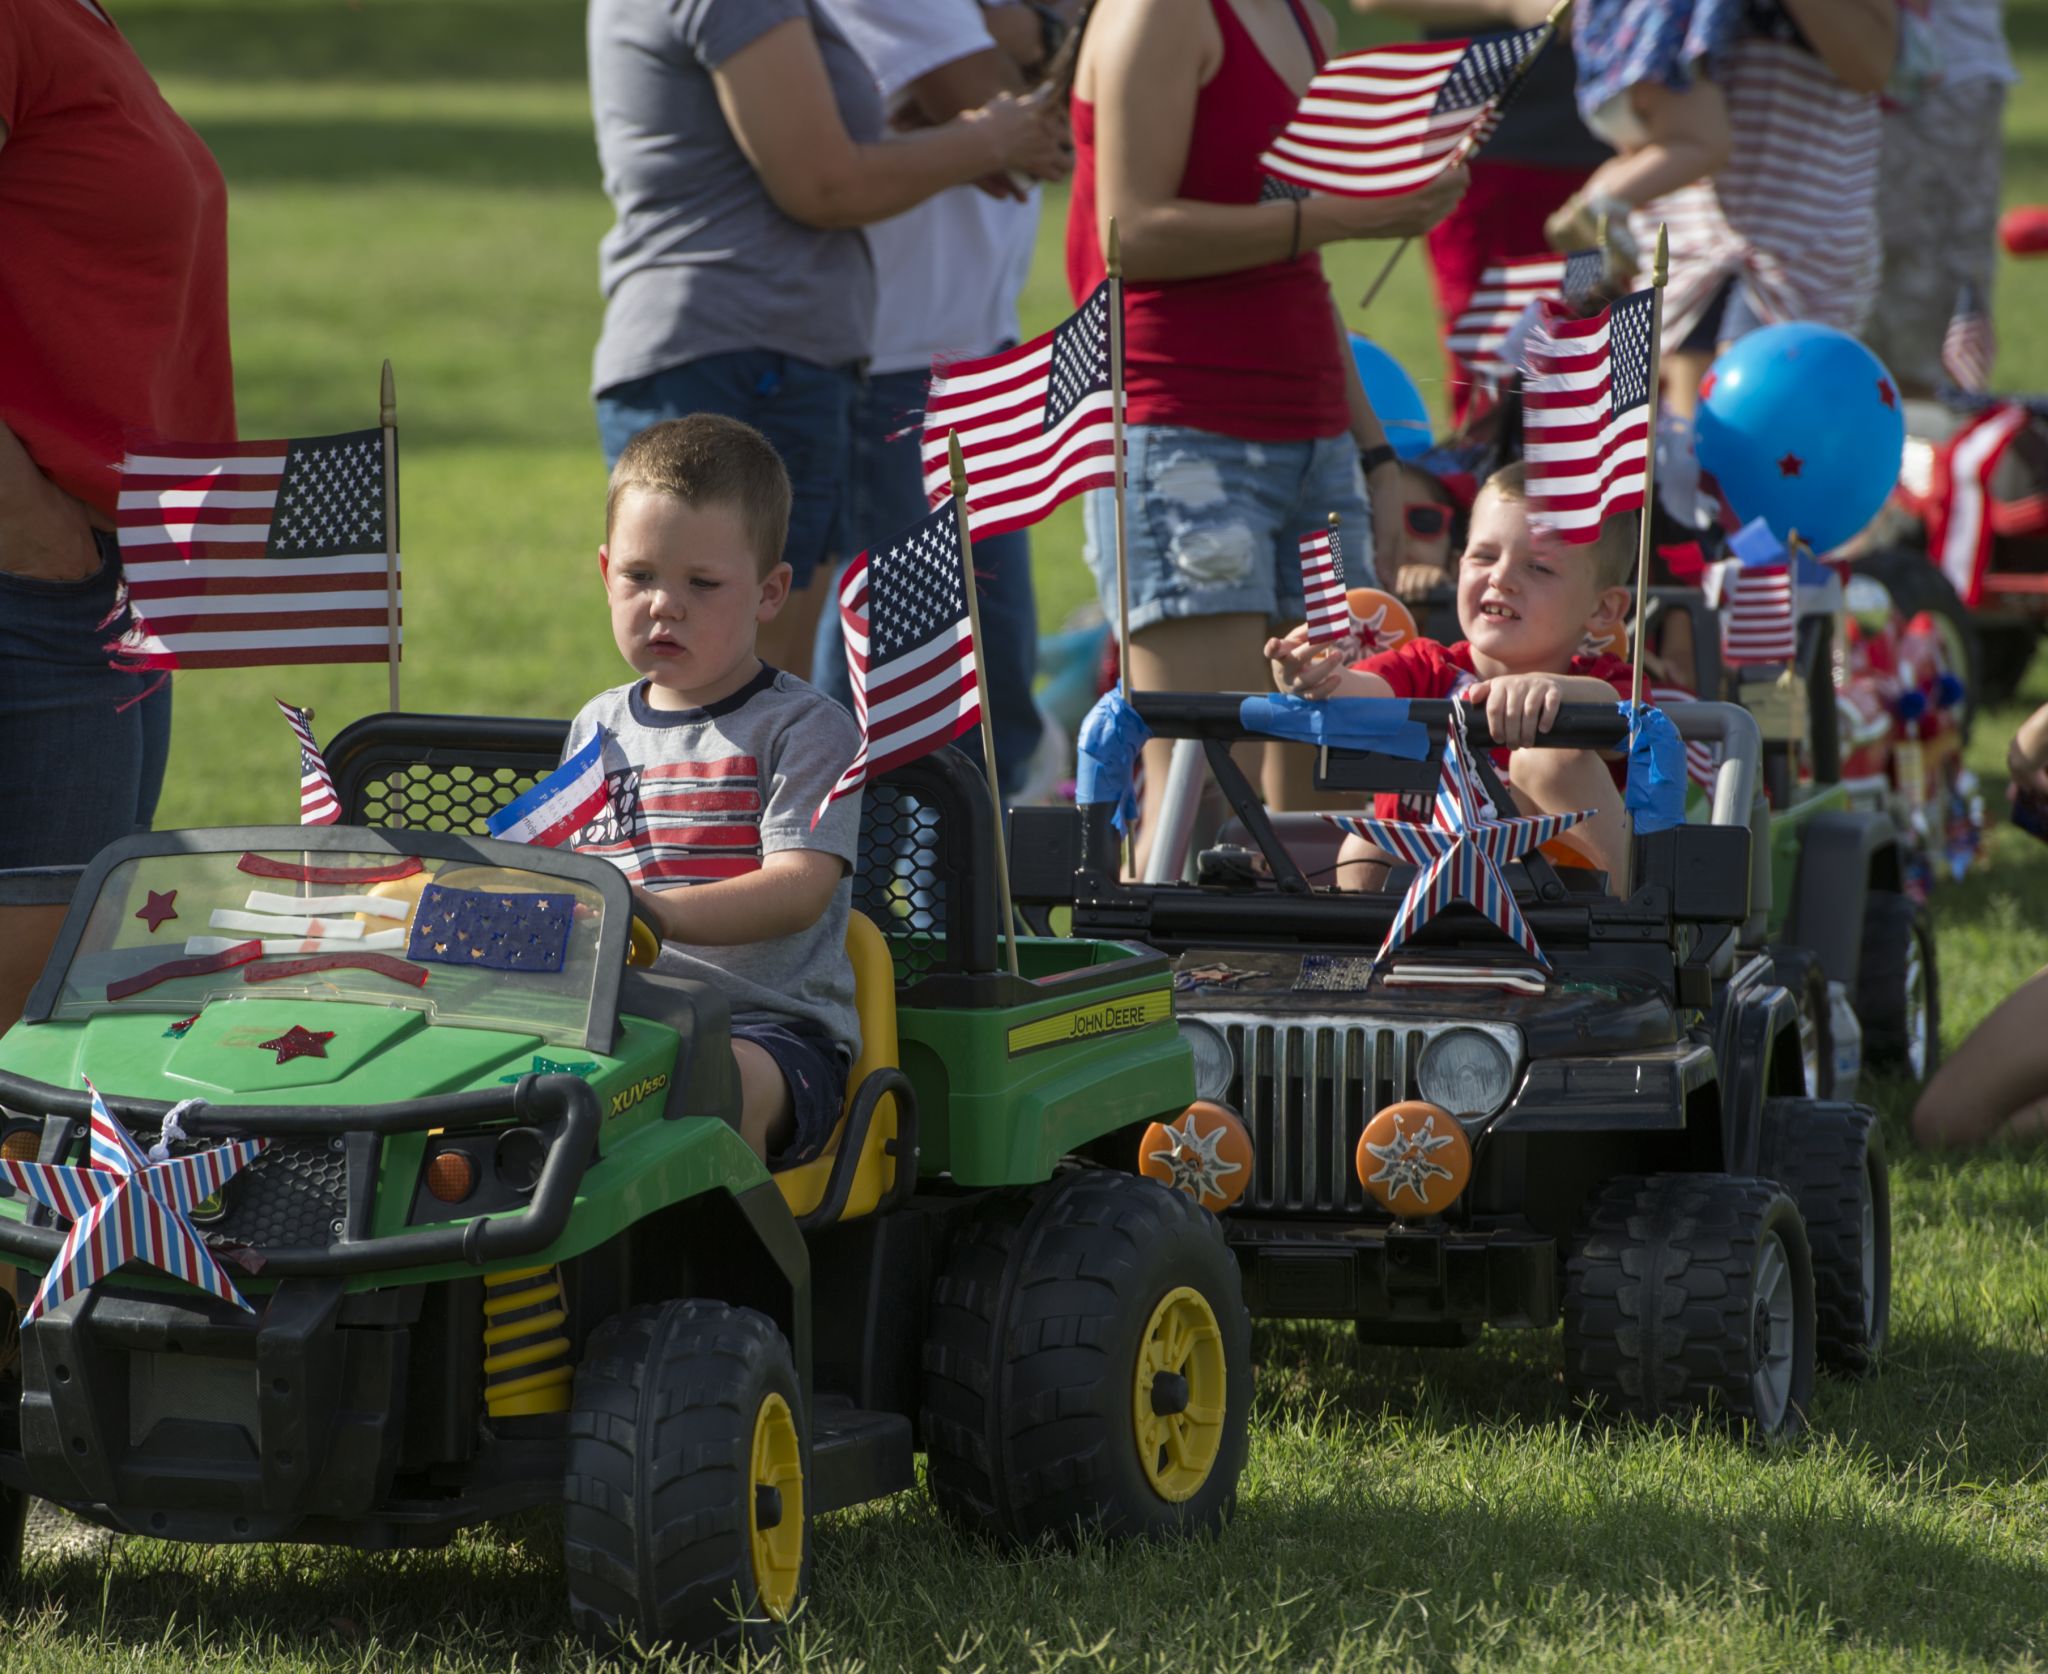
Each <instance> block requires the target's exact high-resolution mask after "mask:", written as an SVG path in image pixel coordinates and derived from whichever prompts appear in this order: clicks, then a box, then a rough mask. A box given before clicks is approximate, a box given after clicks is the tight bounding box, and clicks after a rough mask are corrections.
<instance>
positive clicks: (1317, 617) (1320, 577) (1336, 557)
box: [1301, 528, 1351, 645]
mask: <svg viewBox="0 0 2048 1674" xmlns="http://www.w3.org/2000/svg"><path fill="white" fill-rule="evenodd" d="M1301 596H1302V599H1303V601H1304V603H1305V605H1306V608H1307V614H1308V642H1309V644H1311V645H1325V644H1329V643H1331V642H1332V641H1335V640H1340V639H1342V638H1343V637H1344V636H1345V635H1346V634H1348V633H1349V632H1350V631H1351V601H1350V599H1349V597H1348V596H1347V595H1346V594H1345V591H1344V554H1343V553H1342V552H1341V551H1340V550H1339V549H1338V546H1337V531H1336V530H1335V529H1328V528H1325V529H1317V530H1315V531H1314V532H1313V533H1311V534H1307V535H1303V536H1302V537H1301Z"/></svg>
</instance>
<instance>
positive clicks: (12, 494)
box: [0, 424, 106, 581]
mask: <svg viewBox="0 0 2048 1674" xmlns="http://www.w3.org/2000/svg"><path fill="white" fill-rule="evenodd" d="M105 521H106V520H105V519H104V518H100V517H98V516H96V515H95V514H94V513H92V512H91V511H89V510H88V509H87V507H86V505H85V502H84V501H82V500H78V499H75V498H73V497H72V496H71V495H69V494H66V493H65V492H64V490H63V489H61V488H59V487H58V486H57V485H56V484H55V483H53V482H52V481H50V479H49V478H48V477H46V476H44V475H43V473H42V472H41V471H40V470H38V469H37V468H36V462H35V461H34V460H33V459H31V458H29V456H28V449H26V448H24V447H23V446H22V445H21V441H20V439H19V438H18V437H16V435H15V434H14V432H13V431H11V430H9V429H8V428H7V427H6V426H5V425H4V424H0V574H6V575H13V576H21V577H23V578H25V579H28V580H33V581H83V580H85V579H86V577H88V576H90V575H91V574H93V572H94V571H96V570H97V569H98V568H99V567H100V554H99V547H98V546H97V545H96V544H95V543H94V541H93V538H92V531H93V526H94V524H95V523H99V524H102V525H104V524H105Z"/></svg>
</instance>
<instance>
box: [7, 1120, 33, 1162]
mask: <svg viewBox="0 0 2048 1674" xmlns="http://www.w3.org/2000/svg"><path fill="white" fill-rule="evenodd" d="M42 1145H43V1130H42V1129H41V1128H39V1127H37V1126H36V1125H35V1124H34V1123H33V1122H18V1123H16V1124H15V1125H14V1126H13V1127H11V1128H9V1129H8V1130H7V1132H6V1133H5V1135H0V1157H5V1158H6V1159H7V1160H8V1161H9V1162H34V1161H35V1160H36V1152H38V1151H39V1150H41V1149H42Z"/></svg>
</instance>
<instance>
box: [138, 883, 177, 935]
mask: <svg viewBox="0 0 2048 1674" xmlns="http://www.w3.org/2000/svg"><path fill="white" fill-rule="evenodd" d="M177 898H178V892H177V891H176V890H175V889H152V890H151V891H150V892H149V899H148V900H147V901H145V902H143V903H142V905H141V906H140V907H139V908H137V909H136V913H135V916H136V917H137V918H139V919H141V920H142V922H143V923H144V924H146V925H148V926H149V933H150V934H151V935H152V936H154V935H155V934H156V933H157V928H158V926H159V925H161V924H162V923H163V922H164V921H165V920H166V919H171V918H176V917H177V916H178V909H177V908H176V907H174V906H172V905H171V903H172V902H173V901H175V900H177Z"/></svg>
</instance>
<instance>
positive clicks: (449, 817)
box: [352, 762, 541, 837]
mask: <svg viewBox="0 0 2048 1674" xmlns="http://www.w3.org/2000/svg"><path fill="white" fill-rule="evenodd" d="M540 777H541V773H540V772H536V771H530V770H527V769H523V768H516V767H471V766H469V765H467V764H466V763H463V762H452V763H449V764H447V765H445V766H429V765H428V764H427V763H425V762H413V763H411V764H409V765H408V766H405V767H399V768H394V769H393V770H392V771H391V772H389V773H386V774H383V775H381V776H380V777H378V778H375V779H372V780H370V781H369V782H368V783H367V784H366V785H364V786H363V790H362V807H361V808H360V809H359V810H358V811H357V812H356V813H355V814H354V816H353V821H352V823H354V824H357V825H374V826H385V827H392V828H397V829H401V830H406V831H453V832H457V833H460V834H462V835H465V836H470V837H488V836H489V835H490V831H489V829H488V828H487V827H486V826H485V824H484V821H485V820H486V819H488V818H489V817H490V816H491V815H492V814H495V813H496V812H497V811H498V810H499V809H500V808H502V807H504V806H505V804H506V803H508V802H510V801H511V800H512V799H513V798H514V797H515V796H517V795H519V794H520V792H522V791H524V790H526V789H528V788H529V787H530V786H532V785H533V783H534V782H535V781H536V780H537V779H539V778H540Z"/></svg>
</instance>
